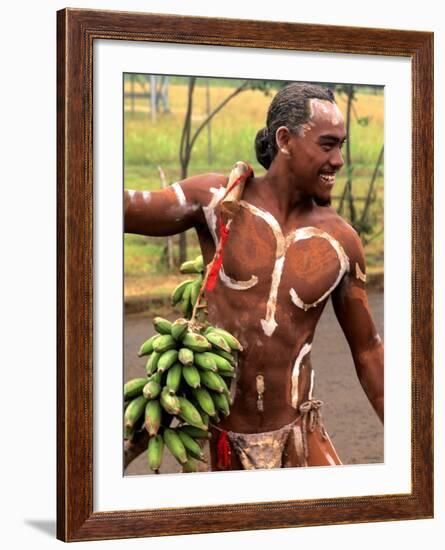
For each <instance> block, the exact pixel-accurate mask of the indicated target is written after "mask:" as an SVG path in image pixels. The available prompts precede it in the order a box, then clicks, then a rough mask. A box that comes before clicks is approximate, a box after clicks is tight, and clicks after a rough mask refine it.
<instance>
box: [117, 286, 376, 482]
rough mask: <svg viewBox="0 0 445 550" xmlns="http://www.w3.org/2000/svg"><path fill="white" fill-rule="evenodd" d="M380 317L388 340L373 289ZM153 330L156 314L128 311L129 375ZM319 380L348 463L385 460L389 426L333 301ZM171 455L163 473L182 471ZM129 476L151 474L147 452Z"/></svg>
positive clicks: (323, 330) (316, 361)
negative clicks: (373, 401) (359, 372)
mask: <svg viewBox="0 0 445 550" xmlns="http://www.w3.org/2000/svg"><path fill="white" fill-rule="evenodd" d="M369 302H370V306H371V309H372V312H373V316H374V321H375V323H376V326H377V329H378V331H379V334H380V336H381V337H382V339H383V294H382V293H370V294H369ZM152 332H153V329H152V325H151V317H147V316H143V315H128V316H126V319H125V342H124V362H125V373H124V378H125V380H128V379H130V378H135V377H137V376H141V375H143V373H144V368H143V366H144V361H143V360H142V359H139V358H138V357H137V355H136V351H137V350H138V349H139V346H140V344H141V343H142V342H143V341H144V340H145V339H146V338H148V337H149V336H150V335H151V333H152ZM312 364H313V365H314V368H315V372H316V378H315V390H314V397H316V398H317V399H321V400H322V401H324V407H323V418H324V421H325V425H326V428H327V430H328V432H329V435H330V436H331V439H332V440H333V442H334V445H335V448H336V450H337V452H338V454H339V456H340V458H341V460H342V462H343V463H344V464H366V463H375V462H383V428H382V425H381V423H380V421H379V419H378V418H377V416H376V415H375V413H374V411H373V409H372V408H371V405H370V404H369V402H368V400H367V398H366V396H365V394H364V392H363V390H362V388H361V386H360V384H359V382H358V379H357V376H356V374H355V369H354V365H353V362H352V358H351V353H350V351H349V347H348V345H347V343H346V340H345V338H344V336H343V333H342V331H341V329H340V327H339V325H338V322H337V320H336V318H335V315H334V312H333V309H332V306H331V303H330V302H329V303H328V304H327V306H326V308H325V311H324V312H323V315H322V317H321V320H320V322H319V324H318V327H317V332H316V334H315V338H314V345H313V348H312ZM178 471H180V467H179V465H178V464H177V463H176V461H175V460H174V459H172V458H171V457H167V459H166V460H164V464H163V468H162V469H161V472H178ZM126 473H127V474H128V475H135V474H147V473H149V470H148V468H147V466H146V461H145V453H144V454H143V455H141V456H140V457H139V458H138V459H136V460H134V461H133V463H132V464H130V466H129V467H128V468H127V472H126Z"/></svg>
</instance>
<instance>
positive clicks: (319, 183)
mask: <svg viewBox="0 0 445 550" xmlns="http://www.w3.org/2000/svg"><path fill="white" fill-rule="evenodd" d="M310 108H311V113H312V116H311V118H310V119H309V121H308V122H307V123H306V124H304V125H303V127H302V128H301V129H300V131H299V133H298V134H292V135H291V137H290V139H289V143H288V147H287V148H288V150H289V152H290V155H291V156H290V161H289V168H290V170H291V172H292V174H293V175H294V177H295V181H296V182H297V185H298V188H299V189H301V191H303V192H304V193H307V194H308V195H310V196H312V197H313V198H314V200H315V201H316V202H317V203H319V204H328V203H329V202H330V199H331V190H332V188H333V187H334V184H335V174H336V172H337V171H338V170H339V169H340V168H341V167H342V166H343V157H342V153H341V148H342V146H343V143H344V141H345V139H346V130H345V125H344V121H343V116H342V114H341V112H340V110H339V109H338V107H337V105H336V104H335V103H331V102H330V101H326V100H321V99H311V100H310Z"/></svg>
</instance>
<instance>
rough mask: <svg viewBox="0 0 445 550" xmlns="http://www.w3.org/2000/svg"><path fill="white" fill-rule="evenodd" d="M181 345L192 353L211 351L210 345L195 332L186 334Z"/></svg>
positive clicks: (203, 337)
mask: <svg viewBox="0 0 445 550" xmlns="http://www.w3.org/2000/svg"><path fill="white" fill-rule="evenodd" d="M182 344H183V345H184V346H185V347H186V348H189V349H191V350H192V351H208V350H210V349H212V344H211V343H210V342H209V341H208V340H207V338H206V337H205V336H203V335H202V334H198V333H196V332H187V334H186V335H185V336H184V338H183V339H182Z"/></svg>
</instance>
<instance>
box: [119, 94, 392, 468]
mask: <svg viewBox="0 0 445 550" xmlns="http://www.w3.org/2000/svg"><path fill="white" fill-rule="evenodd" d="M345 139H346V131H345V126H344V121H343V117H342V115H341V113H340V111H339V109H338V107H337V105H336V104H335V102H334V97H333V94H332V92H331V91H330V90H327V89H325V88H322V87H319V86H313V85H306V84H292V85H290V86H287V87H286V88H283V89H282V90H281V91H279V92H278V93H277V95H276V96H275V98H274V99H273V101H272V103H271V105H270V107H269V111H268V116H267V127H266V128H264V129H263V130H260V131H259V132H258V135H257V138H256V142H255V147H256V154H257V158H258V161H259V162H260V163H261V164H262V165H263V166H264V167H265V168H266V169H267V172H266V174H265V175H264V176H262V177H255V176H253V175H252V176H251V177H250V178H249V179H248V180H247V181H246V184H245V187H244V192H243V195H242V197H241V201H240V203H239V206H240V207H239V210H238V212H237V214H236V216H235V217H234V219H233V220H232V222H231V225H230V232H229V237H228V240H227V242H226V244H225V248H224V255H223V264H222V269H221V270H220V272H219V277H218V281H217V284H216V287H215V288H214V290H213V291H212V292H209V293H207V300H208V320H209V322H210V323H211V324H213V325H217V326H220V327H222V328H225V329H226V330H228V331H230V332H231V333H233V334H234V335H235V336H236V337H237V338H238V339H239V340H240V342H241V344H242V345H243V348H244V351H243V352H242V353H241V354H240V361H239V367H238V373H239V374H238V377H237V381H236V392H235V398H234V402H233V404H232V406H231V412H230V415H229V416H228V417H227V418H224V420H223V421H222V422H221V423H220V424H218V427H217V428H215V429H214V430H213V434H214V437H213V438H212V439H211V441H210V451H211V460H212V469H213V470H217V469H233V470H238V469H243V468H271V467H280V466H283V467H284V466H306V465H309V466H315V465H317V466H319V465H333V464H341V462H340V459H339V457H338V455H337V453H336V451H335V449H334V447H333V445H332V442H331V440H330V439H329V436H328V434H327V433H326V431H325V430H324V426H323V423H322V419H321V414H320V405H321V402H319V401H317V400H315V399H314V397H313V391H314V380H315V371H314V369H313V367H312V365H311V360H310V354H311V346H312V340H313V337H314V332H315V327H316V326H317V322H318V320H319V318H320V316H321V314H322V312H323V309H324V306H325V304H326V302H327V300H328V299H329V297H330V296H331V297H332V302H333V305H334V310H335V313H336V316H337V319H338V321H339V323H340V325H341V327H342V329H343V332H344V334H345V336H346V338H347V341H348V343H349V346H350V349H351V353H352V356H353V360H354V364H355V368H356V371H357V375H358V377H359V380H360V383H361V385H362V387H363V389H364V391H365V393H366V395H367V397H368V398H369V400H370V402H371V404H372V406H373V408H374V410H375V411H376V413H377V414H378V416H379V417H380V419H381V421H382V422H383V345H382V342H381V340H380V337H379V335H378V334H377V332H376V329H375V327H374V323H373V321H372V317H371V313H370V311H369V307H368V300H367V295H366V291H365V278H366V275H365V273H366V267H365V260H364V254H363V249H362V245H361V242H360V239H359V237H358V235H357V233H356V232H355V231H354V229H353V228H352V227H351V226H350V225H349V224H347V223H346V222H345V221H344V220H343V219H342V218H341V217H340V216H339V215H338V214H337V213H336V211H335V210H334V209H333V208H331V206H330V198H331V192H332V188H333V186H334V184H335V174H336V172H337V171H338V170H339V169H340V168H341V167H342V165H343V158H342V153H341V148H342V145H343V143H344V141H345ZM238 169H241V170H242V169H243V165H242V164H240V165H239V166H238ZM227 181H228V180H227V177H225V176H222V175H218V174H206V175H201V176H194V177H190V178H187V179H185V180H183V181H181V182H178V183H175V184H174V185H172V186H171V187H170V188H168V189H166V190H163V191H156V192H151V193H149V192H138V191H126V192H125V231H126V232H129V233H138V234H142V235H152V236H165V235H172V234H176V233H180V232H182V231H185V230H187V229H190V228H191V227H194V228H195V229H196V231H197V234H198V238H199V242H200V245H201V249H202V254H203V257H204V261H205V263H206V264H209V263H210V262H211V261H212V259H213V256H214V254H215V247H216V245H217V243H218V240H219V234H218V223H217V220H218V219H219V213H220V207H219V204H220V201H221V198H222V196H223V195H224V192H225V188H226V186H227ZM221 445H222V448H223V449H224V445H225V448H226V452H225V453H223V454H225V457H224V456H223V457H221ZM227 447H228V448H227ZM227 450H228V451H230V452H229V454H228V453H227Z"/></svg>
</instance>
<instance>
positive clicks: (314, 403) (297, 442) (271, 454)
mask: <svg viewBox="0 0 445 550" xmlns="http://www.w3.org/2000/svg"><path fill="white" fill-rule="evenodd" d="M322 404H323V403H322V401H318V400H313V399H311V400H309V401H305V402H304V403H302V404H301V405H300V407H299V411H300V415H299V416H298V417H297V418H296V419H295V420H293V421H292V422H291V423H289V424H286V425H285V426H282V427H281V428H278V429H277V430H272V431H268V432H260V433H237V432H232V431H227V432H225V431H223V430H221V429H220V428H217V427H215V428H216V429H217V430H218V431H220V432H222V434H225V436H227V437H228V439H229V441H230V444H231V447H232V448H233V449H234V451H235V452H236V454H237V455H238V458H239V460H240V462H241V464H242V466H243V468H244V469H245V470H256V469H264V468H266V469H270V468H283V467H284V468H285V467H289V466H297V467H298V466H307V459H308V456H309V452H308V445H307V433H308V432H313V431H314V430H315V428H316V427H319V428H320V433H321V436H322V437H323V438H324V439H325V438H327V433H326V430H325V427H324V425H323V420H322V417H321V412H320V408H321V406H322ZM222 434H221V435H222ZM289 451H291V452H292V455H293V456H294V457H295V458H296V462H297V463H296V464H295V460H293V461H292V464H288V463H286V457H285V455H286V454H287V453H288V452H289ZM218 461H219V460H218ZM220 466H221V464H220ZM222 466H223V467H224V465H222Z"/></svg>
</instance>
